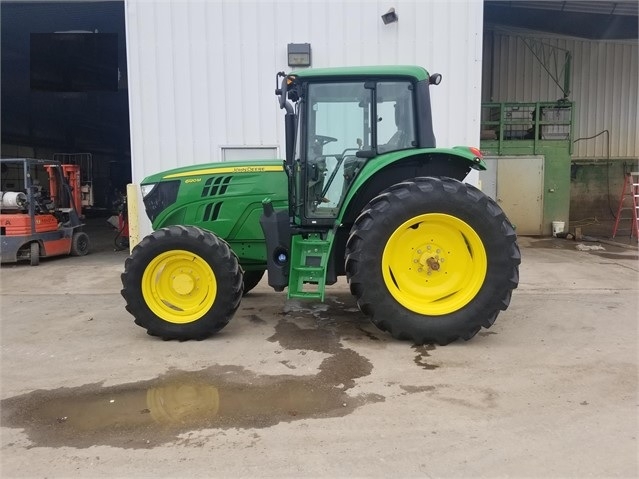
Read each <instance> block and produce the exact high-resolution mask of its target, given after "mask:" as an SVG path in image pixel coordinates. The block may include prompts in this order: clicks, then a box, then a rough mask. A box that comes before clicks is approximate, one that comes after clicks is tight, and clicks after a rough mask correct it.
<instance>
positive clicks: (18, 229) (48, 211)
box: [0, 158, 89, 266]
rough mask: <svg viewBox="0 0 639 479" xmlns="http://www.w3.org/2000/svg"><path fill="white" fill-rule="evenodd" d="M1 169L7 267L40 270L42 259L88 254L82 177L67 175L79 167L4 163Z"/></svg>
mask: <svg viewBox="0 0 639 479" xmlns="http://www.w3.org/2000/svg"><path fill="white" fill-rule="evenodd" d="M0 167H1V172H0V236H1V238H2V250H1V256H2V263H16V262H18V261H21V260H28V261H30V262H31V266H37V265H38V264H39V263H40V258H48V257H50V256H59V255H69V254H70V255H72V256H84V255H85V254H87V253H88V252H89V236H88V235H87V234H86V233H85V232H83V231H82V227H83V226H84V225H83V223H82V221H81V214H80V208H81V206H80V204H79V203H78V202H77V201H78V197H79V192H80V185H79V184H77V182H78V181H77V179H78V178H79V176H80V175H79V174H77V172H76V171H75V170H74V171H65V167H67V169H68V167H73V168H76V169H77V168H78V167H77V166H75V165H62V164H60V163H59V162H57V161H51V160H42V159H32V158H15V159H14V158H12V159H1V160H0ZM73 182H75V183H76V184H73ZM47 188H48V189H47Z"/></svg>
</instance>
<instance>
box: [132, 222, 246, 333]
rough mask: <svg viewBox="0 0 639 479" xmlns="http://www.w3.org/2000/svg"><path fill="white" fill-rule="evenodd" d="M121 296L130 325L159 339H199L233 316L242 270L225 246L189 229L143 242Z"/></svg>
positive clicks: (156, 234)
mask: <svg viewBox="0 0 639 479" xmlns="http://www.w3.org/2000/svg"><path fill="white" fill-rule="evenodd" d="M121 278H122V296H123V297H124V299H125V300H126V303H127V304H126V309H127V311H128V312H129V313H131V314H132V315H133V317H134V318H135V323H136V324H137V325H139V326H141V327H143V328H145V329H146V330H147V332H148V333H149V334H150V335H152V336H159V337H161V338H163V339H166V340H168V339H180V340H186V339H198V340H199V339H204V338H206V337H209V336H211V335H212V334H215V333H217V332H218V331H219V330H221V329H222V328H223V327H224V326H226V325H227V324H228V322H229V321H230V320H231V318H232V317H233V314H234V313H235V311H236V310H237V308H238V306H239V305H240V300H241V298H242V270H241V269H240V267H239V265H238V261H237V257H236V256H235V253H233V251H232V250H231V248H230V247H229V245H228V244H227V243H226V242H225V241H223V240H221V239H220V238H218V237H217V236H215V235H214V234H213V233H210V232H208V231H205V230H203V229H200V228H196V227H194V226H170V227H168V228H162V229H160V230H157V231H155V232H154V233H152V234H151V235H149V236H147V237H146V238H144V239H143V240H142V241H141V242H140V243H139V244H138V245H137V246H136V247H135V248H134V249H133V251H132V254H131V256H129V257H128V258H127V260H126V262H125V265H124V273H122V277H121Z"/></svg>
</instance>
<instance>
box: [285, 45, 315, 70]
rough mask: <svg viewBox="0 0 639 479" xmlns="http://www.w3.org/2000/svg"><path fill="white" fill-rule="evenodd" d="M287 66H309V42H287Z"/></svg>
mask: <svg viewBox="0 0 639 479" xmlns="http://www.w3.org/2000/svg"><path fill="white" fill-rule="evenodd" d="M287 53H288V66H289V67H308V66H311V44H310V43H289V44H288V47H287Z"/></svg>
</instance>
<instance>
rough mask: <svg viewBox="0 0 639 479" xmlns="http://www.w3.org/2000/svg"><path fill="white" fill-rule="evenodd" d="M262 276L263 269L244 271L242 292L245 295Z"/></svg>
mask: <svg viewBox="0 0 639 479" xmlns="http://www.w3.org/2000/svg"><path fill="white" fill-rule="evenodd" d="M262 276H264V270H263V269H262V270H259V271H244V293H243V294H242V295H243V296H244V295H246V293H248V292H249V291H251V290H252V289H253V288H255V287H256V286H257V285H258V283H259V282H260V281H261V280H262Z"/></svg>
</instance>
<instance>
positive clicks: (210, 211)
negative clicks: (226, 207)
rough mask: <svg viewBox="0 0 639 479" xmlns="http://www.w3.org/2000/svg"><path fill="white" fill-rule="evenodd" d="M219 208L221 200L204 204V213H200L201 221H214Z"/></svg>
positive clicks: (218, 213)
mask: <svg viewBox="0 0 639 479" xmlns="http://www.w3.org/2000/svg"><path fill="white" fill-rule="evenodd" d="M220 208H222V202H221V201H219V202H215V203H209V204H208V205H206V207H205V208H204V215H202V221H215V220H216V219H217V218H218V216H219V215H220Z"/></svg>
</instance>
